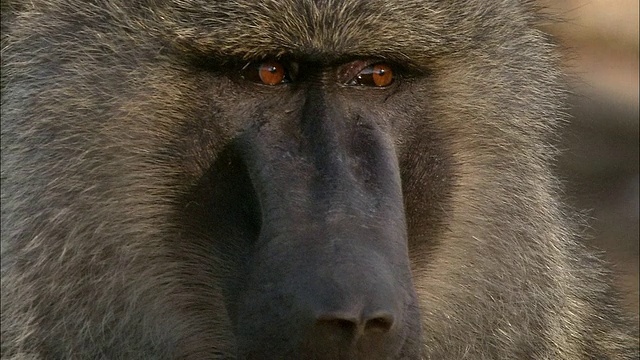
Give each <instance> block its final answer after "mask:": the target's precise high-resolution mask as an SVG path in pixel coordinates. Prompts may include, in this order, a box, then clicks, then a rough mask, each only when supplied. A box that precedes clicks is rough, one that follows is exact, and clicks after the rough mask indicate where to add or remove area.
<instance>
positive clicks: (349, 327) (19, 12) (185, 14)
mask: <svg viewBox="0 0 640 360" xmlns="http://www.w3.org/2000/svg"><path fill="white" fill-rule="evenodd" d="M2 10H3V14H2V17H3V24H2V28H3V34H2V319H1V320H2V358H6V359H33V358H38V359H63V358H73V359H232V358H237V359H632V358H637V351H638V339H637V330H636V328H635V327H634V326H633V325H632V324H630V323H629V322H628V321H627V320H625V317H624V316H623V315H622V313H621V312H620V311H619V310H618V309H617V307H618V305H617V302H616V300H615V296H614V294H612V290H611V288H610V285H609V283H608V281H607V280H606V279H605V277H606V276H605V275H603V274H604V270H603V265H601V264H600V262H599V261H598V259H597V258H596V257H594V256H592V255H590V254H589V252H588V251H587V250H585V249H584V248H583V247H582V246H581V245H580V244H579V241H578V235H577V234H578V233H579V232H580V225H579V221H578V220H576V217H575V216H574V215H572V212H571V210H570V209H568V208H566V207H565V206H564V205H563V204H562V203H561V201H560V200H559V194H560V187H559V185H558V181H557V180H556V179H555V178H554V176H553V175H552V170H551V169H552V167H551V164H552V163H553V159H554V158H555V156H556V150H555V147H554V142H555V141H556V134H557V133H558V129H559V125H560V124H561V123H562V122H563V119H564V116H563V112H562V102H563V96H564V90H563V87H562V86H561V85H560V84H561V83H562V76H561V74H560V73H559V72H558V70H557V66H556V62H557V58H556V55H554V52H555V50H554V46H553V45H552V44H553V42H552V40H550V39H549V37H548V36H547V35H546V34H544V33H543V32H542V31H540V30H539V27H538V25H539V23H540V21H541V19H543V17H542V15H541V12H540V11H538V9H537V8H536V6H535V4H533V3H532V2H529V1H517V0H504V1H481V0H467V1H459V2H454V1H437V0H424V1H419V0H407V1H399V0H398V1H386V0H342V1H338V0H324V1H321V0H269V1H250V0H236V1H204V0H181V1H163V0H157V1H145V0H140V1H125V0H93V1H80V0H31V1H28V2H23V3H22V4H20V5H19V6H18V5H15V4H12V3H6V2H3V9H2Z"/></svg>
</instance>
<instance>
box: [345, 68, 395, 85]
mask: <svg viewBox="0 0 640 360" xmlns="http://www.w3.org/2000/svg"><path fill="white" fill-rule="evenodd" d="M392 83H393V70H392V69H391V66H389V65H387V64H384V63H379V64H373V65H369V66H367V67H366V68H364V69H362V70H361V71H360V72H359V73H358V75H356V77H354V78H353V79H351V81H350V82H349V83H348V84H347V85H360V86H373V87H385V86H389V85H391V84H392Z"/></svg>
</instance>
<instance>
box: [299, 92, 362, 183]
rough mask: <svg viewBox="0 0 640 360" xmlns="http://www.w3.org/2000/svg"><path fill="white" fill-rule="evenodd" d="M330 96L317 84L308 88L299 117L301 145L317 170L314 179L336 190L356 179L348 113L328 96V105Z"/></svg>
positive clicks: (338, 102)
mask: <svg viewBox="0 0 640 360" xmlns="http://www.w3.org/2000/svg"><path fill="white" fill-rule="evenodd" d="M329 96H331V94H329V93H327V91H325V90H324V89H323V87H322V86H320V85H318V86H314V87H310V88H309V89H308V91H307V95H306V98H305V102H304V105H303V107H302V114H301V119H300V127H301V133H302V148H303V149H304V151H305V152H306V153H307V156H309V158H310V160H311V162H312V164H313V166H314V168H315V170H316V175H317V179H316V180H318V181H319V183H321V184H323V185H328V184H331V186H333V188H334V189H338V188H340V186H344V185H346V184H345V183H353V182H354V181H356V179H354V175H353V172H352V169H351V166H350V161H349V160H350V159H349V157H350V156H351V155H352V154H351V153H350V147H349V144H348V138H349V133H350V127H349V126H348V125H349V124H348V119H349V116H348V114H347V112H346V110H345V109H343V108H342V105H341V103H340V101H336V100H335V99H331V101H330V103H331V104H330V105H329V104H328V102H329V101H328V97H329ZM356 182H357V181H356ZM325 190H327V189H325Z"/></svg>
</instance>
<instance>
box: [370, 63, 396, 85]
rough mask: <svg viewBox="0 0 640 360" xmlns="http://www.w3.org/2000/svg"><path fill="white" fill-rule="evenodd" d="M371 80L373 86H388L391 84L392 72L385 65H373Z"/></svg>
mask: <svg viewBox="0 0 640 360" xmlns="http://www.w3.org/2000/svg"><path fill="white" fill-rule="evenodd" d="M371 77H372V80H373V83H374V84H375V86H378V87H383V86H389V85H391V83H392V82H393V72H392V71H391V67H390V66H389V65H387V64H375V65H374V66H373V73H372V76H371Z"/></svg>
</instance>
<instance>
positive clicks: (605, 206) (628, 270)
mask: <svg viewBox="0 0 640 360" xmlns="http://www.w3.org/2000/svg"><path fill="white" fill-rule="evenodd" d="M541 1H542V0H541ZM638 3H639V1H638V0H553V1H546V2H545V3H544V4H545V5H546V6H548V7H549V11H550V12H551V13H552V14H555V15H559V16H560V17H561V18H562V19H563V21H562V22H560V23H558V24H555V25H552V26H551V31H552V32H553V33H554V34H555V35H557V37H558V38H559V40H560V43H561V45H562V47H563V48H564V52H565V54H564V55H565V65H566V71H567V72H568V73H569V74H570V75H572V77H573V79H571V87H572V91H573V93H574V94H573V95H572V96H571V98H570V104H569V105H570V107H571V108H570V110H569V112H570V113H571V115H572V116H573V118H572V121H571V125H570V126H569V128H567V129H566V132H565V137H564V139H565V140H564V142H563V143H562V147H563V148H564V149H565V150H566V151H565V153H564V156H563V157H562V158H561V159H560V163H559V166H560V169H559V172H560V175H561V176H562V177H563V178H564V180H565V181H566V185H567V193H566V195H567V197H568V200H569V201H570V202H572V203H573V205H574V206H576V207H577V208H578V209H584V210H588V212H587V215H588V216H589V220H590V221H589V224H590V226H591V228H590V229H589V230H588V232H587V236H588V237H589V239H588V240H587V241H588V244H589V246H593V247H596V248H598V249H600V250H602V251H604V252H605V254H604V257H605V259H606V260H608V261H609V263H610V264H611V265H612V268H613V270H614V271H615V275H616V286H617V287H618V289H619V290H620V291H622V292H623V294H624V295H625V300H626V301H625V302H626V305H627V306H628V309H629V311H630V312H631V314H634V315H635V316H636V318H637V317H638V281H639V278H638V267H639V263H638V257H639V254H638V243H639V237H640V234H639V225H638V224H639V221H640V219H639V200H638V198H639V196H640V195H639V190H638V189H639V181H640V179H639V178H638V168H639V165H638V163H639V155H638V154H639V143H640V139H639V134H640V131H639V127H638V123H639V121H638V11H639V10H638Z"/></svg>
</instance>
